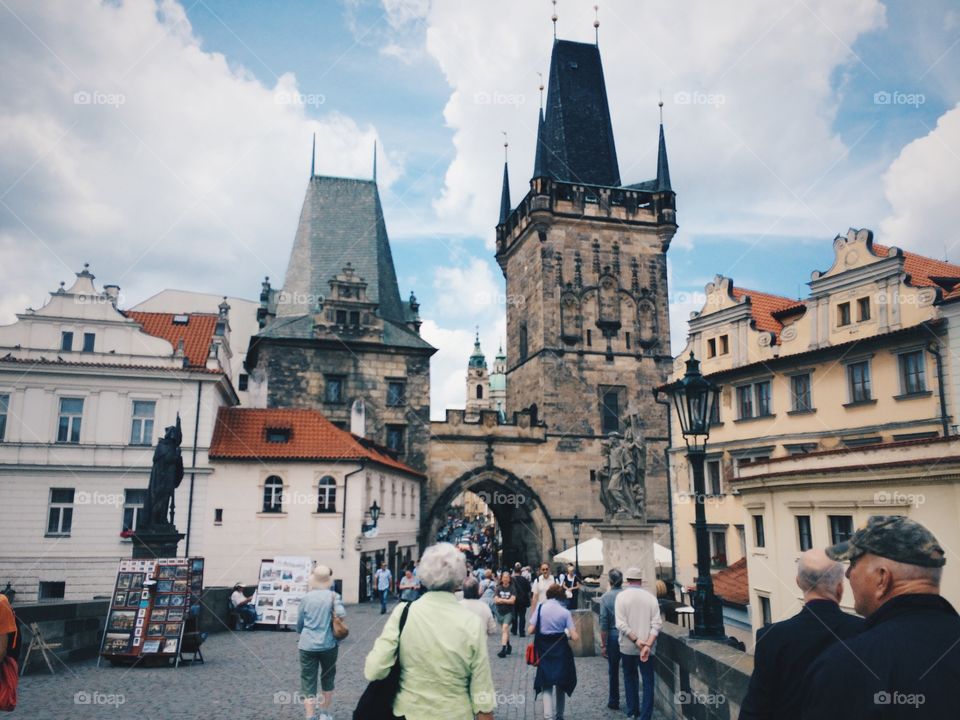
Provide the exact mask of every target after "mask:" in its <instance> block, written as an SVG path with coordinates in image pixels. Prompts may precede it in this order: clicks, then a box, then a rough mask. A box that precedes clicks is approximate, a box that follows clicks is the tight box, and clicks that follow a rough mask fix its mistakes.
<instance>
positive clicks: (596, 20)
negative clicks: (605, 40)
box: [593, 5, 600, 45]
mask: <svg viewBox="0 0 960 720" xmlns="http://www.w3.org/2000/svg"><path fill="white" fill-rule="evenodd" d="M593 42H594V44H595V45H599V44H600V6H599V5H594V6H593Z"/></svg>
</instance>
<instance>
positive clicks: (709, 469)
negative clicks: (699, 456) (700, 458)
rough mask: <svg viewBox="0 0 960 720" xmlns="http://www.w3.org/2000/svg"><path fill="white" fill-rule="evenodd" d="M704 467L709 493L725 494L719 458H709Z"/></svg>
mask: <svg viewBox="0 0 960 720" xmlns="http://www.w3.org/2000/svg"><path fill="white" fill-rule="evenodd" d="M704 467H705V469H706V473H705V477H706V481H707V487H706V491H707V495H723V482H722V478H721V473H720V460H719V458H718V459H716V460H707V461H706V463H704Z"/></svg>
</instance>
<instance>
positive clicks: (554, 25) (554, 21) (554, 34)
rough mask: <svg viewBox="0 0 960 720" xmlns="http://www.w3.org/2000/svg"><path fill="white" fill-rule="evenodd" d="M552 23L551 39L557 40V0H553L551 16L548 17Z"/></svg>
mask: <svg viewBox="0 0 960 720" xmlns="http://www.w3.org/2000/svg"><path fill="white" fill-rule="evenodd" d="M550 19H551V20H552V21H553V39H554V40H556V39H557V0H553V15H552V16H551V17H550Z"/></svg>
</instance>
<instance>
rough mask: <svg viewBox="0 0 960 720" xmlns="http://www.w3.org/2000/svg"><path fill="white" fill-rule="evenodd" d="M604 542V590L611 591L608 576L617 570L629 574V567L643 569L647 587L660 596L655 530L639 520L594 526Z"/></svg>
mask: <svg viewBox="0 0 960 720" xmlns="http://www.w3.org/2000/svg"><path fill="white" fill-rule="evenodd" d="M594 527H595V528H596V529H597V530H599V531H600V539H601V540H602V541H603V575H602V576H601V578H600V588H601V589H602V590H603V591H604V592H606V591H607V590H609V589H610V581H609V580H608V579H607V573H608V572H609V571H610V570H611V569H613V568H617V570H619V571H620V572H625V571H626V569H627V568H629V567H634V566H636V567H639V568H642V569H643V587H645V588H646V589H648V590H649V591H650V592H652V593H653V594H654V595H656V593H657V565H656V563H655V562H654V559H653V531H654V526H653V525H648V524H646V523H643V522H640V521H639V520H622V521H616V522H605V523H600V524H597V525H595V526H594Z"/></svg>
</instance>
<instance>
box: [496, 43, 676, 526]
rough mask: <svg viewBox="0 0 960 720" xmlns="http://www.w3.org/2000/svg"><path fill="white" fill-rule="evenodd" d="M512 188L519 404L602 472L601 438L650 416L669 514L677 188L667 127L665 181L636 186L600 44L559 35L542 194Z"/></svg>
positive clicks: (511, 369) (503, 255)
mask: <svg viewBox="0 0 960 720" xmlns="http://www.w3.org/2000/svg"><path fill="white" fill-rule="evenodd" d="M503 197H504V201H503V202H502V203H501V205H502V207H501V214H500V222H499V223H498V225H497V252H496V257H497V262H498V263H499V265H500V267H501V269H502V270H503V273H504V276H505V277H506V283H507V296H508V297H510V298H513V302H511V303H509V304H508V306H507V357H509V358H510V360H509V363H508V364H507V375H506V377H507V406H508V407H509V408H510V409H511V411H518V410H522V409H525V408H531V409H534V410H535V412H534V416H535V417H537V418H539V420H541V421H542V422H544V423H545V424H546V427H547V432H548V434H550V435H553V436H557V437H561V438H563V441H562V442H561V443H560V449H561V450H568V451H570V452H577V453H581V454H583V453H586V454H588V455H595V456H596V458H595V462H592V464H591V467H599V465H600V462H601V459H600V446H599V441H600V439H602V438H603V437H605V436H606V435H607V434H608V433H610V432H613V431H620V432H622V431H623V427H624V421H625V419H626V418H627V416H628V414H630V415H633V416H635V417H636V416H638V417H639V421H640V423H641V424H642V427H643V431H644V433H645V436H646V438H647V440H648V454H649V457H648V464H647V468H648V479H647V485H648V489H649V491H648V492H649V495H648V497H649V500H650V502H651V504H652V505H653V507H651V508H650V512H651V515H652V517H651V519H652V520H653V519H665V518H666V512H667V506H666V480H665V477H666V476H665V471H664V468H663V456H662V452H658V451H657V450H658V448H662V447H663V446H664V445H663V444H660V445H658V444H657V443H665V440H666V433H667V429H666V428H667V415H666V412H665V411H664V408H663V407H662V406H660V405H657V404H656V403H654V401H653V396H652V393H651V388H653V387H654V386H656V385H659V384H662V383H664V382H665V381H666V380H667V377H668V375H669V373H670V369H671V364H672V360H671V354H670V324H669V315H668V296H667V264H666V252H667V249H668V247H669V245H670V241H671V239H672V238H673V236H674V234H675V233H676V230H677V224H676V215H675V209H676V204H675V195H674V192H673V189H672V188H671V185H670V174H669V168H668V164H667V152H666V145H665V142H664V135H663V126H662V125H661V127H660V137H659V152H658V157H657V175H656V177H655V178H654V179H653V180H647V181H644V182H638V183H634V184H625V183H624V182H623V181H622V179H621V177H620V169H619V164H618V161H617V153H616V148H615V145H614V138H613V128H612V124H611V121H610V110H609V106H608V103H607V92H606V87H605V85H604V78H603V68H602V65H601V60H600V51H599V48H598V47H597V46H596V45H593V44H585V43H577V42H571V41H566V40H558V41H555V43H554V46H553V53H552V57H551V60H550V76H549V86H548V91H547V101H546V110H545V111H544V110H543V109H541V111H540V118H539V126H538V131H537V146H536V158H535V161H534V169H533V176H532V178H531V179H530V189H529V191H528V192H527V194H526V196H525V197H524V198H523V199H522V200H521V201H520V203H519V204H518V205H517V206H516V207H514V208H513V209H512V210H511V209H510V208H509V203H510V201H509V189H508V186H507V179H506V175H505V177H504V188H503ZM504 204H506V206H507V207H506V208H505V209H504V208H503V205H504ZM561 467H562V464H561ZM652 475H653V476H654V477H651V476H652ZM581 481H584V478H577V479H574V480H573V482H574V483H575V484H579V482H581ZM651 483H653V484H655V485H656V487H655V488H654V487H651ZM660 485H662V488H661V487H660ZM661 502H662V505H661ZM661 513H662V515H661ZM658 516H660V517H658Z"/></svg>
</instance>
